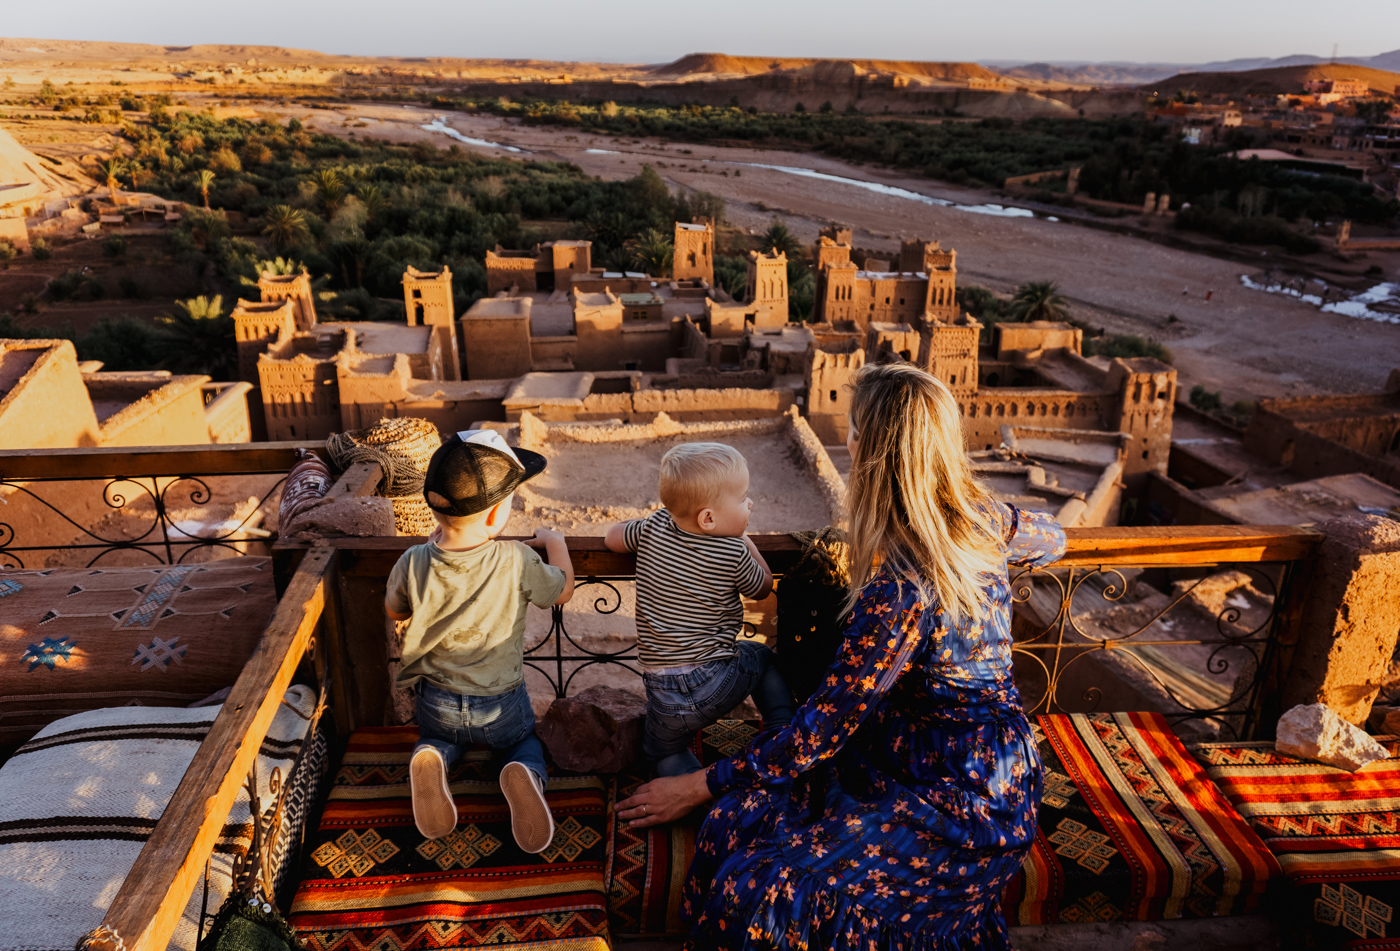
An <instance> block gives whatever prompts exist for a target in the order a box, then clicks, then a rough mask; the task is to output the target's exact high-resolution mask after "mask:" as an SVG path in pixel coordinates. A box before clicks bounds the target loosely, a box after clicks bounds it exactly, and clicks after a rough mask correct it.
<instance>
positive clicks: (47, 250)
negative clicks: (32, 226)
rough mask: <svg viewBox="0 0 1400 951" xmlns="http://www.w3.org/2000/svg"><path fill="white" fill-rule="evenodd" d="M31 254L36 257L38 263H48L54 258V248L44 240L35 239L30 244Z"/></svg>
mask: <svg viewBox="0 0 1400 951" xmlns="http://www.w3.org/2000/svg"><path fill="white" fill-rule="evenodd" d="M29 253H30V254H32V255H34V260H36V261H47V260H48V259H49V258H51V257H53V248H52V247H50V246H49V243H48V242H47V241H45V240H44V239H43V238H35V239H34V240H33V241H31V242H30V243H29Z"/></svg>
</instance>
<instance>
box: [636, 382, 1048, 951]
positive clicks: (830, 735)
mask: <svg viewBox="0 0 1400 951" xmlns="http://www.w3.org/2000/svg"><path fill="white" fill-rule="evenodd" d="M848 446H849V447H850V450H851V477H850V488H849V492H848V508H849V515H850V526H851V527H850V554H851V596H850V597H851V600H850V602H849V604H850V606H851V617H850V620H849V626H848V628H847V630H846V634H845V639H844V642H843V644H842V646H841V649H840V651H839V652H838V655H837V657H836V660H835V662H834V663H833V664H832V666H831V668H830V669H829V671H828V672H827V675H826V679H825V682H824V684H823V686H822V687H821V688H820V689H819V690H818V691H817V692H816V693H815V694H814V695H813V696H812V697H811V699H810V700H808V701H807V702H806V703H805V704H803V705H802V707H801V708H800V709H799V710H798V711H797V715H796V717H795V718H794V719H793V721H792V724H791V725H790V726H788V727H785V728H781V729H775V730H768V731H765V732H764V733H762V734H760V735H759V736H758V737H757V738H756V739H755V741H754V744H753V746H752V747H751V748H750V749H749V750H747V751H746V752H744V753H742V754H740V755H738V756H736V757H734V758H733V759H730V760H724V761H720V762H718V763H715V764H714V765H712V766H711V767H710V768H709V769H708V770H705V771H702V772H697V773H691V774H690V775H688V776H680V777H672V778H666V779H657V780H654V781H653V782H651V783H648V784H647V785H645V786H643V787H642V788H641V789H639V790H638V791H637V793H636V794H635V795H634V796H632V797H631V798H630V799H627V800H625V801H623V802H621V803H619V804H618V812H619V815H620V816H621V818H623V819H626V820H631V824H632V825H633V826H647V825H654V824H656V823H659V822H669V821H673V820H674V819H677V818H679V817H680V816H682V815H684V814H685V813H686V812H688V811H689V810H690V809H693V808H694V807H696V806H698V805H700V804H702V803H704V802H706V801H707V800H709V799H710V798H711V797H712V796H718V797H719V800H718V802H716V803H715V806H714V808H713V809H712V810H711V811H710V814H709V816H708V818H707V819H706V820H705V824H704V826H703V827H702V828H701V830H700V835H699V838H698V840H697V842H696V855H695V861H694V864H693V865H692V866H691V870H690V879H689V881H688V883H687V887H686V905H685V907H686V912H687V914H688V915H689V920H690V922H691V926H692V931H691V936H690V942H689V945H688V946H689V947H694V948H705V949H709V948H735V949H750V948H753V949H757V948H784V949H794V951H796V949H809V948H810V949H817V948H857V947H858V948H862V949H872V951H873V949H886V948H890V949H911V951H913V949H917V951H952V949H961V948H977V949H979V951H996V949H1004V948H1006V947H1007V938H1006V926H1005V923H1004V922H1003V921H1002V917H1001V912H1000V903H1001V893H1002V890H1003V889H1004V888H1005V886H1006V884H1007V882H1008V881H1009V880H1010V879H1011V877H1012V876H1013V875H1014V874H1015V873H1016V870H1017V869H1018V868H1019V867H1020V865H1021V862H1022V860H1023V859H1024V857H1025V855H1026V852H1027V851H1028V850H1029V848H1030V845H1031V842H1032V840H1033V838H1034V836H1035V827H1036V826H1035V820H1036V810H1037V807H1038V805H1039V801H1040V785H1041V771H1040V761H1039V757H1038V756H1037V753H1036V746H1035V741H1034V739H1033V737H1032V734H1031V727H1030V724H1029V722H1028V721H1027V720H1026V716H1025V713H1024V712H1023V711H1022V709H1021V703H1020V697H1019V696H1018V694H1017V692H1016V687H1015V684H1014V683H1013V681H1012V677H1011V617H1010V603H1011V592H1010V587H1009V584H1008V581H1007V565H1008V564H1012V565H1017V566H1039V565H1045V564H1049V563H1050V562H1052V561H1054V560H1055V559H1056V558H1058V557H1059V556H1060V555H1061V554H1063V552H1064V532H1063V530H1061V529H1060V527H1059V526H1058V525H1057V524H1056V523H1055V521H1054V520H1053V519H1051V518H1050V517H1049V516H1046V515H1041V514H1038V513H1033V512H1023V511H1020V510H1018V509H1015V508H1012V507H1010V506H1007V505H1003V504H1001V503H999V502H997V501H995V500H994V499H992V498H991V497H990V496H989V495H988V493H987V491H986V489H984V488H983V487H982V486H981V485H979V484H978V483H977V482H976V481H975V480H974V479H973V477H972V473H971V471H970V469H969V467H968V464H967V457H966V455H965V454H964V452H963V446H962V425H961V420H960V417H959V412H958V406H957V403H956V401H955V400H954V399H953V397H952V394H950V393H949V392H948V390H947V388H945V387H944V386H943V384H942V383H940V382H938V381H937V380H936V379H934V378H933V377H932V376H930V375H929V374H927V373H924V372H923V371H921V370H918V369H915V368H914V367H911V366H908V365H887V366H867V367H865V368H864V369H863V370H862V371H861V372H860V374H859V376H858V377H857V379H856V387H855V394H854V398H853V400H852V407H851V435H850V439H849V440H848Z"/></svg>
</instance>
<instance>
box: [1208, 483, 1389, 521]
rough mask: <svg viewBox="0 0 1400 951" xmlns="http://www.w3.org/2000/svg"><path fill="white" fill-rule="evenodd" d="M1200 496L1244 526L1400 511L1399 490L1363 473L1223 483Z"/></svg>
mask: <svg viewBox="0 0 1400 951" xmlns="http://www.w3.org/2000/svg"><path fill="white" fill-rule="evenodd" d="M1201 495H1202V496H1204V497H1205V498H1207V499H1209V501H1210V503H1211V504H1212V505H1213V506H1214V507H1215V508H1217V509H1219V510H1220V511H1222V512H1224V513H1225V514H1227V515H1229V516H1230V517H1231V518H1233V519H1235V521H1237V522H1239V523H1240V524H1243V525H1312V524H1315V523H1316V522H1319V521H1322V520H1323V519H1328V518H1336V517H1338V516H1341V515H1348V514H1356V513H1357V512H1364V513H1368V514H1372V515H1379V514H1383V513H1386V512H1396V513H1400V492H1397V491H1396V490H1395V489H1392V488H1391V487H1390V486H1388V485H1386V484H1385V483H1383V482H1380V481H1377V480H1376V479H1373V478H1371V477H1370V476H1368V475H1364V474H1362V473H1360V472H1349V473H1346V474H1345V475H1336V476H1327V477H1325V478H1322V479H1312V480H1310V481H1308V482H1294V483H1292V484H1291V485H1282V486H1277V487H1275V488H1267V489H1253V490H1248V489H1247V490H1244V491H1241V488H1240V487H1239V486H1234V487H1231V488H1230V489H1228V490H1227V489H1226V488H1225V487H1223V486H1221V487H1217V488H1214V489H1203V490H1202V491H1201Z"/></svg>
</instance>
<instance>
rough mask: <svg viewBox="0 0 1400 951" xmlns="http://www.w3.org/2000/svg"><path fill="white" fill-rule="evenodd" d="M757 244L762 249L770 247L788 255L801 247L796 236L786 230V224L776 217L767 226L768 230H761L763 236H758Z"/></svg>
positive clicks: (790, 255) (791, 254)
mask: <svg viewBox="0 0 1400 951" xmlns="http://www.w3.org/2000/svg"><path fill="white" fill-rule="evenodd" d="M759 244H760V246H761V247H762V248H763V249H764V250H768V249H770V248H771V249H772V250H774V251H781V252H782V253H783V254H786V255H787V256H788V257H792V256H793V255H794V254H796V253H797V252H798V251H800V250H801V249H802V245H801V244H800V243H799V242H798V240H797V236H796V235H795V234H793V233H792V232H791V231H789V230H788V226H787V225H786V224H784V223H783V222H781V221H779V220H778V219H777V218H774V219H773V223H772V224H771V225H769V226H768V230H767V231H765V232H763V237H761V238H759Z"/></svg>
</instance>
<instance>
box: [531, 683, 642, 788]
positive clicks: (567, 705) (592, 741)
mask: <svg viewBox="0 0 1400 951" xmlns="http://www.w3.org/2000/svg"><path fill="white" fill-rule="evenodd" d="M646 713H647V702H646V700H645V699H644V698H642V697H639V696H638V695H637V694H635V693H632V692H631V691H629V690H622V689H619V688H617V687H607V686H603V685H599V686H595V687H589V688H588V689H587V690H584V691H582V692H581V693H579V694H577V695H575V696H572V697H561V698H559V699H558V700H556V701H554V703H552V704H550V707H549V709H548V710H547V711H545V715H544V719H543V720H541V721H540V724H539V728H538V731H537V732H538V733H539V736H540V739H541V740H542V741H543V742H544V745H545V746H547V747H548V748H549V755H550V756H552V757H553V758H554V762H555V763H557V764H558V765H559V766H561V767H563V768H564V769H567V770H572V771H574V772H578V773H616V772H620V771H621V770H623V769H626V768H627V766H629V765H630V764H631V763H632V761H633V760H634V759H636V758H637V754H638V753H639V752H640V751H641V747H642V723H643V721H644V720H645V719H646Z"/></svg>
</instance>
